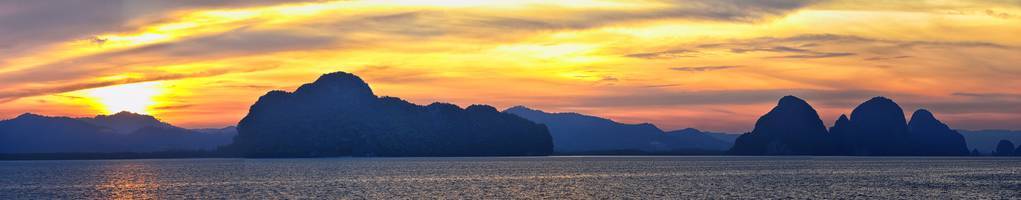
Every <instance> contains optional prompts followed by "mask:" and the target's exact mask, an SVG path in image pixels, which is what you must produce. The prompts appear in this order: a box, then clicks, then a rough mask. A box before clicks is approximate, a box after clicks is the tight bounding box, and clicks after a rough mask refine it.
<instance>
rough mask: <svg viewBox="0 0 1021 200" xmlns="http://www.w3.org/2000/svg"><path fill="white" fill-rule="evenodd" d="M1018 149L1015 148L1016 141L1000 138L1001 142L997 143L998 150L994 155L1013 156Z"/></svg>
mask: <svg viewBox="0 0 1021 200" xmlns="http://www.w3.org/2000/svg"><path fill="white" fill-rule="evenodd" d="M1016 150H1017V149H1014V143H1013V142H1010V140H1000V142H998V143H996V151H995V152H993V155H994V156H1012V155H1014V151H1016Z"/></svg>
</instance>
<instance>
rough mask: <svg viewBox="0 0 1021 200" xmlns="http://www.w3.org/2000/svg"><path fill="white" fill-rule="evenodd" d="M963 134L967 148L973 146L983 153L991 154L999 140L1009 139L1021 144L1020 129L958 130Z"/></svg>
mask: <svg viewBox="0 0 1021 200" xmlns="http://www.w3.org/2000/svg"><path fill="white" fill-rule="evenodd" d="M958 132H960V133H961V135H964V139H965V141H967V142H968V147H969V148H974V149H976V150H978V151H979V152H981V153H983V154H992V153H993V152H994V151H996V144H997V142H999V141H1000V140H1007V141H1011V142H1012V143H1014V144H1021V131H1010V130H978V131H969V130H958Z"/></svg>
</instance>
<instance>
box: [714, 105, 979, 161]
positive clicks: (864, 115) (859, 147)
mask: <svg viewBox="0 0 1021 200" xmlns="http://www.w3.org/2000/svg"><path fill="white" fill-rule="evenodd" d="M822 126H823V125H822V121H821V120H820V119H819V117H818V114H817V113H816V112H815V110H814V109H813V108H812V107H811V105H809V104H808V103H807V102H805V101H804V100H801V99H799V98H797V97H794V96H786V97H783V98H782V99H780V102H779V103H778V105H777V106H776V107H775V108H774V109H773V110H772V111H770V112H769V113H767V114H766V115H764V116H763V117H762V118H760V119H759V121H758V122H757V123H756V124H755V129H754V130H753V131H752V132H751V133H746V134H744V135H741V137H739V138H738V139H737V141H736V142H735V144H734V147H733V148H731V150H730V153H733V154H738V155H853V156H964V155H969V152H968V147H967V144H966V143H965V139H964V137H963V136H962V135H961V134H960V133H958V132H957V131H954V130H952V129H950V127H949V126H947V125H946V124H943V123H942V122H940V121H939V120H938V119H936V117H935V116H934V115H933V114H932V113H931V112H929V111H927V110H924V109H922V110H918V111H915V113H914V114H913V115H912V118H911V121H910V122H908V121H906V120H905V118H904V111H903V110H902V109H901V108H900V106H899V105H897V103H895V102H893V100H890V99H887V98H884V97H876V98H872V99H870V100H868V101H866V102H864V103H862V104H861V105H859V106H858V107H856V108H855V109H854V111H853V112H852V113H851V117H850V118H848V117H847V116H846V115H842V116H840V118H839V119H838V120H837V122H836V123H834V126H833V127H831V128H830V129H829V130H826V129H825V127H822Z"/></svg>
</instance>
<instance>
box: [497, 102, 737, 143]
mask: <svg viewBox="0 0 1021 200" xmlns="http://www.w3.org/2000/svg"><path fill="white" fill-rule="evenodd" d="M504 112H505V113H510V114H514V115H517V116H521V117H523V118H525V119H528V120H531V121H533V122H536V123H540V124H545V125H546V126H548V127H549V129H550V134H552V136H553V143H554V145H553V146H554V149H555V151H556V152H558V153H581V152H609V151H624V150H630V151H636V152H666V151H675V150H716V151H721V150H726V149H728V148H730V145H731V144H730V143H729V142H725V141H722V140H719V139H716V138H714V137H712V136H710V135H708V134H705V133H702V132H701V131H698V130H697V129H685V130H678V131H673V132H669V133H666V132H663V130H661V129H659V128H657V127H656V126H654V125H652V124H623V123H618V122H615V121H613V120H609V119H604V118H599V117H595V116H589V115H583V114H578V113H547V112H543V111H541V110H535V109H530V108H527V107H524V106H516V107H512V108H509V109H507V110H504Z"/></svg>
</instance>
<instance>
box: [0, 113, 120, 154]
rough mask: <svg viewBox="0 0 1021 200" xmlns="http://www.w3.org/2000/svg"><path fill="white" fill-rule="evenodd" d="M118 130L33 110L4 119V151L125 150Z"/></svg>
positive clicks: (0, 125)
mask: <svg viewBox="0 0 1021 200" xmlns="http://www.w3.org/2000/svg"><path fill="white" fill-rule="evenodd" d="M114 136H116V133H114V132H111V131H109V130H105V128H103V127H99V126H96V125H92V124H89V123H86V122H83V121H79V120H76V119H72V118H68V117H48V116H42V115H36V114H31V113H26V114H22V115H20V116H18V117H16V118H14V119H9V120H4V121H0V153H8V154H10V153H62V152H112V151H121V150H123V147H121V146H119V145H118V144H117V143H116V142H115V140H113V138H114Z"/></svg>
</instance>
